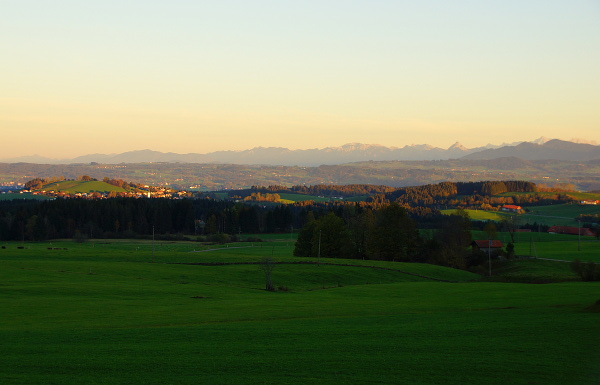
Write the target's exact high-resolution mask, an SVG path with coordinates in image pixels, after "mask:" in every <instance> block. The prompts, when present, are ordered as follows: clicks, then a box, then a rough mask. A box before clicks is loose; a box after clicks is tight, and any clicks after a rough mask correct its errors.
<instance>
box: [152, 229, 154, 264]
mask: <svg viewBox="0 0 600 385" xmlns="http://www.w3.org/2000/svg"><path fill="white" fill-rule="evenodd" d="M152 262H154V225H152Z"/></svg>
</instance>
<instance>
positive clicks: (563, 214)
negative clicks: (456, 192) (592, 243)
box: [440, 204, 600, 226]
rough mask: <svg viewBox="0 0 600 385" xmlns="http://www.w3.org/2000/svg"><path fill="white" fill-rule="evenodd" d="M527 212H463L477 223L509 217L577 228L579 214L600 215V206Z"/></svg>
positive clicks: (534, 208) (553, 207)
mask: <svg viewBox="0 0 600 385" xmlns="http://www.w3.org/2000/svg"><path fill="white" fill-rule="evenodd" d="M525 208H527V209H528V210H529V211H528V212H525V213H522V214H515V213H508V212H502V211H484V210H465V211H466V212H467V213H468V214H469V217H470V218H471V219H472V220H477V221H488V220H491V221H496V222H499V221H501V220H502V219H506V218H509V217H514V216H515V215H516V216H517V218H518V222H519V223H520V224H525V223H530V224H533V223H539V224H541V225H547V226H554V225H558V226H578V223H577V221H576V220H575V218H576V217H577V216H578V215H580V214H589V215H594V214H598V215H600V206H596V205H578V204H557V205H549V206H530V207H525ZM455 211H456V210H454V209H448V210H440V212H441V213H442V214H446V215H450V214H452V213H454V212H455Z"/></svg>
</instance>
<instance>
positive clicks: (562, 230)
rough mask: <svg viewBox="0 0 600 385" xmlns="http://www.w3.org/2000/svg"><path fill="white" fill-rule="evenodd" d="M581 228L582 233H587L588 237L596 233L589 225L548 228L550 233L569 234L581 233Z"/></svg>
mask: <svg viewBox="0 0 600 385" xmlns="http://www.w3.org/2000/svg"><path fill="white" fill-rule="evenodd" d="M580 230H581V235H585V236H586V237H593V236H594V233H593V232H592V230H590V229H588V228H587V227H572V226H552V227H550V228H549V229H548V233H550V234H569V235H579V234H580V232H579V231H580Z"/></svg>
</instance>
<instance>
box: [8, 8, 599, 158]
mask: <svg viewBox="0 0 600 385" xmlns="http://www.w3.org/2000/svg"><path fill="white" fill-rule="evenodd" d="M94 3H95V4H92V3H91V2H83V3H82V2H78V1H62V0H61V1H57V2H52V3H48V2H44V1H41V0H37V1H34V0H31V1H28V0H24V1H19V2H10V3H9V4H6V3H4V4H3V5H2V6H1V8H2V13H3V15H4V16H3V19H4V21H3V23H2V24H1V25H0V36H2V38H0V49H1V50H2V52H3V55H2V56H3V60H0V128H1V132H2V143H3V145H2V154H1V155H0V159H3V158H4V159H5V158H10V157H16V156H24V155H33V154H39V155H42V156H47V157H51V158H67V157H74V156H78V155H84V154H88V153H119V152H125V151H131V150H140V149H152V150H156V151H163V152H177V153H188V152H198V153H206V152H211V151H217V150H243V149H248V148H252V147H257V146H280V147H288V148H292V149H298V148H322V147H328V146H339V145H342V144H345V143H350V142H361V143H370V144H382V145H386V146H396V147H402V146H404V145H410V144H422V143H428V144H432V145H435V146H439V147H449V146H450V145H452V144H453V143H454V142H456V141H459V142H461V143H463V144H464V145H466V146H467V147H476V146H482V145H485V144H488V143H494V144H501V143H503V142H514V141H520V140H533V139H535V138H538V137H540V136H546V137H551V138H560V139H570V138H572V137H579V138H586V139H590V140H595V141H598V142H600V134H599V132H600V130H598V123H599V122H600V108H598V101H599V100H600V71H598V70H597V69H598V68H600V23H598V20H600V5H598V3H597V2H595V1H572V2H563V1H548V2H539V1H518V2H517V1H507V2H492V1H483V2H473V1H466V0H461V1H456V2H451V3H452V4H449V3H450V2H442V1H425V2H418V4H416V3H415V2H408V1H406V2H405V1H377V2H367V1H352V2H347V1H345V2H344V1H325V2H316V1H306V2H273V1H258V2H251V3H250V2H242V1H223V2H219V3H218V4H213V3H214V2H208V1H206V2H205V1H200V2H186V1H179V2H164V1H148V2H144V3H143V5H140V3H136V4H135V5H134V4H131V3H128V4H122V2H117V1H105V2H94Z"/></svg>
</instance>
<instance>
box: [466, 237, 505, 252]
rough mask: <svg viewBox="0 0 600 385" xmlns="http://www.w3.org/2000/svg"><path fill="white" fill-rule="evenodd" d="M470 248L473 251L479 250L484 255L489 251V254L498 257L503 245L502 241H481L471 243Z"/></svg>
mask: <svg viewBox="0 0 600 385" xmlns="http://www.w3.org/2000/svg"><path fill="white" fill-rule="evenodd" d="M471 247H472V248H473V250H480V251H483V252H484V253H486V254H487V253H488V251H489V253H490V254H493V255H498V254H499V253H500V251H502V248H503V247H504V245H503V244H502V241H498V240H496V239H492V240H489V239H483V240H476V241H473V242H471Z"/></svg>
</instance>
